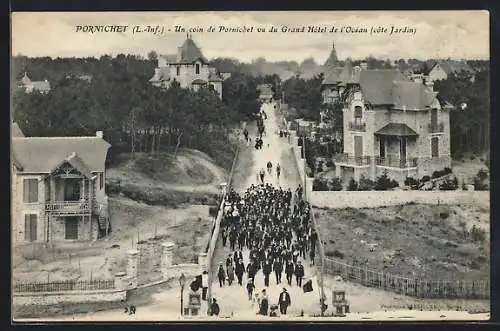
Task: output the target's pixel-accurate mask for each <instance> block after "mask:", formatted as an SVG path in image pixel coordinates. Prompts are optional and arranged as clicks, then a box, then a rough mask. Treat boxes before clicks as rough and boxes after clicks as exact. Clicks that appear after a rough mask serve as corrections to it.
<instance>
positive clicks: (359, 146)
mask: <svg viewBox="0 0 500 331" xmlns="http://www.w3.org/2000/svg"><path fill="white" fill-rule="evenodd" d="M362 156H363V137H361V136H354V157H355V158H361V157H362Z"/></svg>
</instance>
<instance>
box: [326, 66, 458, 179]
mask: <svg viewBox="0 0 500 331" xmlns="http://www.w3.org/2000/svg"><path fill="white" fill-rule="evenodd" d="M325 77H328V80H326V78H325V81H324V82H323V85H324V91H325V90H327V92H324V96H325V95H327V96H328V98H326V99H324V100H323V101H324V102H326V103H339V104H340V105H341V106H342V109H343V119H342V121H343V140H344V153H343V154H341V155H338V156H336V157H335V158H334V163H335V168H336V175H337V177H339V178H341V179H342V180H343V181H344V183H346V182H347V181H349V180H350V179H351V178H354V179H355V180H359V179H360V177H361V176H362V175H363V176H364V177H365V178H368V179H372V180H374V179H375V178H376V177H378V176H380V175H381V174H382V173H384V172H387V174H388V176H389V177H391V178H392V179H395V180H396V181H398V182H399V183H400V185H402V184H403V183H404V180H405V178H406V177H413V178H422V177H423V176H426V175H429V176H431V175H432V173H433V172H434V171H438V170H443V169H444V168H446V167H448V168H451V157H450V110H451V109H452V108H453V107H451V105H450V104H449V103H446V102H441V101H440V100H439V99H438V97H437V92H434V91H433V87H432V83H429V82H427V83H423V82H421V81H411V80H410V79H409V78H408V77H406V76H404V75H403V74H402V73H400V72H399V71H398V70H394V69H382V70H379V69H370V68H368V67H367V65H366V63H362V64H361V65H360V66H359V67H358V66H356V67H353V66H352V64H351V61H350V59H346V61H345V65H344V67H343V68H342V69H341V70H340V69H338V68H332V69H330V72H325Z"/></svg>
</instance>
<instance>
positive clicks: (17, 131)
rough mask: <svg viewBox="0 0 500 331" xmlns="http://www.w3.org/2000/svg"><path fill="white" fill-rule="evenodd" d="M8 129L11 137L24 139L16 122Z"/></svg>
mask: <svg viewBox="0 0 500 331" xmlns="http://www.w3.org/2000/svg"><path fill="white" fill-rule="evenodd" d="M10 129H11V131H10V132H11V135H12V137H24V133H23V131H21V128H19V125H17V123H16V122H14V123H12V127H11V128H10Z"/></svg>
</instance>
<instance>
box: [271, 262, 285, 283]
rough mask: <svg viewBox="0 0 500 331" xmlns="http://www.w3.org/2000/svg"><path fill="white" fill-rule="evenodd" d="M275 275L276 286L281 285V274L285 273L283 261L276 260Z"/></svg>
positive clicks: (274, 265)
mask: <svg viewBox="0 0 500 331" xmlns="http://www.w3.org/2000/svg"><path fill="white" fill-rule="evenodd" d="M273 270H274V275H275V276H276V284H280V283H281V273H282V272H283V262H281V259H276V260H275V261H274V264H273Z"/></svg>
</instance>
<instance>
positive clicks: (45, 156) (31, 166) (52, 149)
mask: <svg viewBox="0 0 500 331" xmlns="http://www.w3.org/2000/svg"><path fill="white" fill-rule="evenodd" d="M110 146H111V145H110V144H109V143H108V142H106V141H105V140H104V139H102V138H99V137H24V138H12V153H13V154H14V155H15V159H16V161H17V162H18V163H19V164H20V165H21V166H22V167H23V171H24V172H28V173H50V172H51V171H52V170H53V169H54V167H56V166H57V165H59V164H60V162H61V161H62V160H65V159H66V158H68V157H69V156H71V155H72V154H73V153H76V154H78V156H79V158H80V159H81V160H82V161H83V162H84V163H85V164H86V166H87V167H88V169H89V171H91V172H94V171H98V172H100V171H104V163H105V161H106V155H107V151H108V148H109V147H110Z"/></svg>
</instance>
